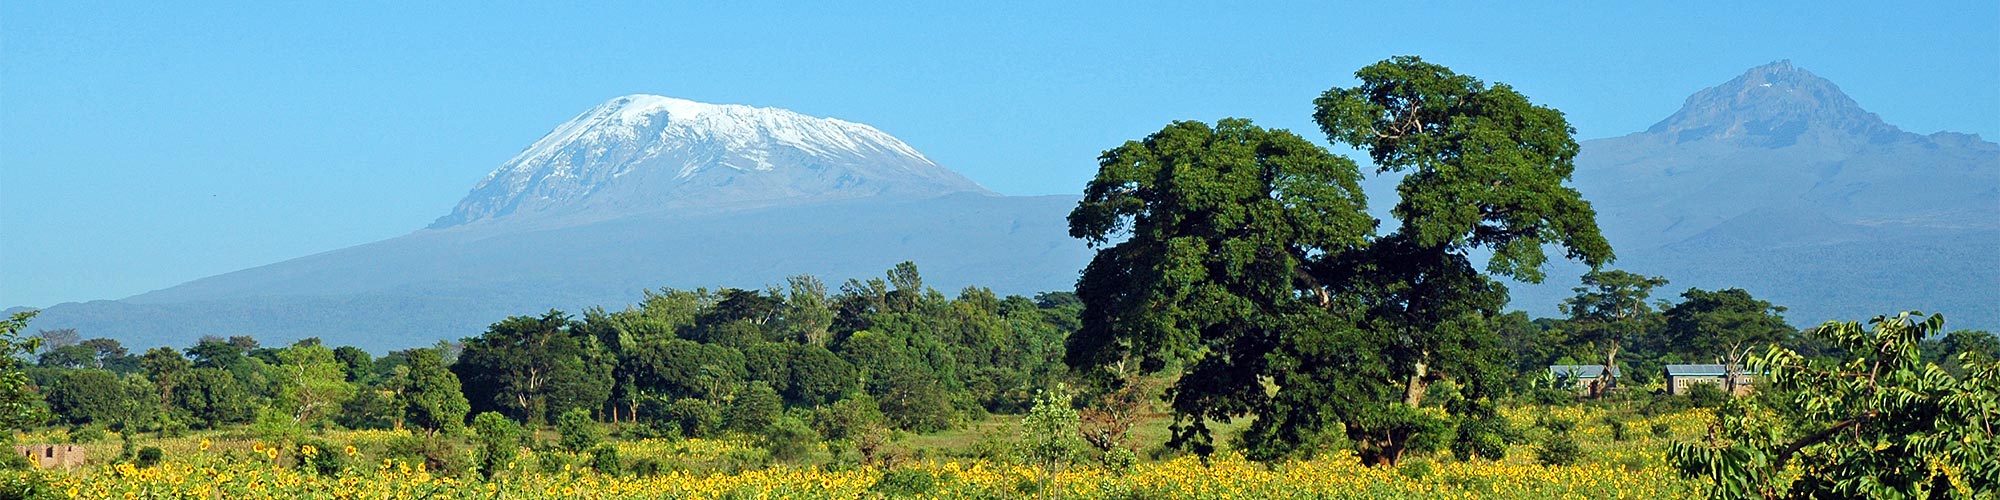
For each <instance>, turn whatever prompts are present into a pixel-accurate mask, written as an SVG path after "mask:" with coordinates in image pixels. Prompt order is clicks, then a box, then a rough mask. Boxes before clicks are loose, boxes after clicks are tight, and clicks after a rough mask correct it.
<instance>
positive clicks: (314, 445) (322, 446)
mask: <svg viewBox="0 0 2000 500" xmlns="http://www.w3.org/2000/svg"><path fill="white" fill-rule="evenodd" d="M293 451H294V452H296V453H297V455H295V456H298V457H301V458H300V459H299V465H300V466H302V467H304V468H305V469H306V470H309V471H312V472H313V473H315V474H319V475H321V476H333V475H337V474H340V471H341V470H342V469H346V468H347V456H346V455H345V454H342V453H341V452H340V451H338V450H335V449H333V445H331V444H328V443H327V442H326V441H322V440H318V439H310V440H306V441H305V442H303V443H299V445H298V447H297V448H295V449H294V450H293Z"/></svg>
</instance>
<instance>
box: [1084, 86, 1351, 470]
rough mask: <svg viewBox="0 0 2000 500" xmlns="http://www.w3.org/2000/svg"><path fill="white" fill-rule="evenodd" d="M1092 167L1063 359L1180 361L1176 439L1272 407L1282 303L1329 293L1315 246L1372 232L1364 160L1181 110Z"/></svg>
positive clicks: (1199, 441) (1105, 363) (1191, 439)
mask: <svg viewBox="0 0 2000 500" xmlns="http://www.w3.org/2000/svg"><path fill="white" fill-rule="evenodd" d="M1098 165H1099V170H1098V173H1097V177H1096V179H1094V180H1092V181H1091V182H1090V184H1089V186H1088V187H1087V188H1086V190H1085V192H1084V198H1083V200H1082V201H1081V202H1079V203H1078V204H1077V207H1076V209H1075V210H1074V211H1072V212H1070V215H1069V223H1070V235H1071V236H1074V237H1077V238H1082V239H1084V240H1086V241H1087V242H1089V243H1090V244H1091V245H1092V246H1095V247H1098V251H1097V255H1096V256H1095V257H1094V258H1092V259H1091V262H1090V264H1089V266H1088V267H1086V268H1085V269H1084V271H1083V276H1082V278H1081V279H1079V280H1078V281H1077V298H1078V299H1079V300H1080V301H1082V303H1083V311H1082V325H1081V328H1080V329H1079V330H1078V331H1077V332H1076V333H1075V334H1073V335H1071V336H1070V337H1069V339H1068V341H1067V347H1068V352H1067V354H1066V355H1065V360H1066V361H1067V362H1068V363H1069V365H1070V366H1071V367H1073V368H1075V369H1077V370H1079V371H1080V372H1082V373H1083V374H1084V375H1086V376H1089V377H1093V378H1096V379H1098V380H1104V379H1107V378H1109V377H1110V376H1111V375H1112V372H1114V371H1115V370H1113V369H1112V367H1114V366H1125V365H1126V363H1127V362H1128V361H1132V362H1136V364H1137V365H1138V366H1137V368H1138V369H1139V370H1140V371H1143V372H1146V373H1156V372H1159V371H1162V370H1165V369H1168V368H1169V367H1171V366H1178V367H1179V368H1180V370H1181V372H1182V376H1181V377H1180V378H1179V379H1178V381H1177V382H1175V383H1174V385H1173V386H1172V387H1170V388H1169V389H1168V391H1167V397H1168V398H1169V399H1170V400H1171V402H1172V409H1173V413H1174V424H1173V434H1174V437H1173V443H1174V444H1176V445H1180V446H1186V447H1189V448H1192V449H1193V450H1194V451H1195V452H1197V453H1203V454H1206V453H1209V452H1211V451H1212V450H1213V449H1214V448H1213V444H1212V438H1211V436H1210V435H1209V430H1208V423H1209V422H1210V421H1212V420H1219V421H1223V422H1227V421H1228V420H1229V419H1231V418H1234V417H1236V416H1239V415H1242V414H1245V413H1255V412H1261V411H1263V410H1264V409H1265V408H1266V407H1267V406H1268V404H1269V398H1268V396H1266V394H1265V391H1264V389H1263V384H1262V377H1265V376H1267V375H1269V374H1270V371H1269V366H1268V365H1267V363H1266V361H1267V357H1266V355H1268V354H1270V353H1271V351H1272V349H1273V348H1274V347H1275V346H1276V344H1277V343H1278V337H1279V336H1280V334H1281V332H1282V331H1284V330H1283V329H1284V328H1285V327H1286V326H1288V325H1287V323H1288V321H1289V319H1288V317H1289V316H1292V315H1299V314H1312V313H1314V312H1315V311H1323V309H1322V306H1321V305H1320V304H1326V303H1328V302H1329V301H1330V300H1331V297H1330V296H1329V295H1328V294H1327V291H1326V289H1325V288H1324V287H1322V286H1321V285H1320V284H1319V283H1318V279H1317V278H1316V277H1315V276H1313V275H1312V274H1311V273H1310V272H1309V269H1308V264H1309V262H1310V260H1312V259H1315V258H1318V257H1319V256H1323V255H1337V254H1342V253H1346V252H1349V251H1352V250H1353V249H1355V248H1357V247H1359V246H1360V245H1362V244H1363V242H1364V238H1365V237H1366V235H1367V234H1368V232H1369V231H1371V230H1373V227H1374V224H1375V221H1374V219H1373V218H1371V217H1369V216H1368V215H1367V213H1366V212H1365V201H1364V198H1363V195H1362V193H1361V188H1360V185H1359V180H1360V174H1359V172H1358V170H1357V168H1356V167H1355V165H1354V163H1353V162H1352V161H1349V160H1347V159H1345V158H1341V157H1338V156H1334V155H1332V154H1330V153H1327V152H1326V151H1325V150H1324V149H1321V148H1320V147H1319V146H1316V145H1314V144H1312V143H1310V142H1307V141H1306V140H1305V139H1303V138H1300V137H1299V136H1297V135H1294V134H1292V133H1290V132H1286V131H1283V130H1267V129H1264V128H1260V127H1257V126H1254V125H1251V123H1250V122H1249V121H1248V120H1241V119H1227V120H1222V121H1221V122H1219V123H1217V124H1216V125H1215V126H1213V127H1211V126H1209V125H1207V124H1203V123H1198V122H1175V123H1173V124H1172V125H1168V126H1167V127H1166V128H1165V129H1163V130H1161V131H1159V132H1157V133H1154V134H1152V135H1150V136H1147V137H1146V138H1145V139H1144V140H1142V141H1131V142H1127V143H1125V144H1124V145H1122V146H1120V147H1118V148H1116V149H1112V150H1110V151H1106V152H1104V154H1103V155H1102V156H1100V157H1099V158H1098ZM1120 237H1123V239H1122V240H1120V239H1119V238H1120ZM1283 390H1284V389H1282V388H1281V389H1280V392H1283Z"/></svg>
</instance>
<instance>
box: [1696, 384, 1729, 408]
mask: <svg viewBox="0 0 2000 500" xmlns="http://www.w3.org/2000/svg"><path fill="white" fill-rule="evenodd" d="M1687 399H1688V404H1689V405H1691V406H1694V407H1695V408H1715V407H1719V406H1722V404H1723V403H1726V402H1728V401H1729V393H1726V392H1722V388H1721V387H1717V386H1716V385H1715V384H1699V383H1698V384H1689V385H1688V388H1687Z"/></svg>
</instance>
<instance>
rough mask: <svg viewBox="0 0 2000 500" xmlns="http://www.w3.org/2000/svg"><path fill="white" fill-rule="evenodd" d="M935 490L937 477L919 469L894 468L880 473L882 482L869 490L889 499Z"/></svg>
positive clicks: (878, 482)
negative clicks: (889, 497)
mask: <svg viewBox="0 0 2000 500" xmlns="http://www.w3.org/2000/svg"><path fill="white" fill-rule="evenodd" d="M936 488H937V477H935V476H932V475H931V473H929V472H924V471H923V470H920V469H907V468H896V469H890V470H889V471H888V472H884V473H882V480H880V481H876V482H875V486H874V487H871V488H869V489H870V490H873V491H875V492H877V493H881V494H883V495H886V496H891V497H909V496H917V495H923V494H927V493H930V492H931V490H932V489H936Z"/></svg>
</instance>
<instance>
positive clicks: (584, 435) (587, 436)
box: [556, 408, 604, 452]
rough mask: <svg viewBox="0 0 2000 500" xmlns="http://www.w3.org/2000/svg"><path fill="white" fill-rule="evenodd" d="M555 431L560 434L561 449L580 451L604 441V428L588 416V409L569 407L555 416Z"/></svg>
mask: <svg viewBox="0 0 2000 500" xmlns="http://www.w3.org/2000/svg"><path fill="white" fill-rule="evenodd" d="M556 433H557V434H561V435H562V441H561V442H560V443H559V445H560V446H562V449H564V450H567V451H571V452H582V451H584V450H589V449H591V448H593V447H596V446H597V443H600V442H603V441H604V428H603V427H599V426H598V425H597V421H596V420H594V419H591V418H590V410H585V409H582V408H571V409H570V410H569V411H566V412H563V414H562V416H561V417H557V418H556Z"/></svg>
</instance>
